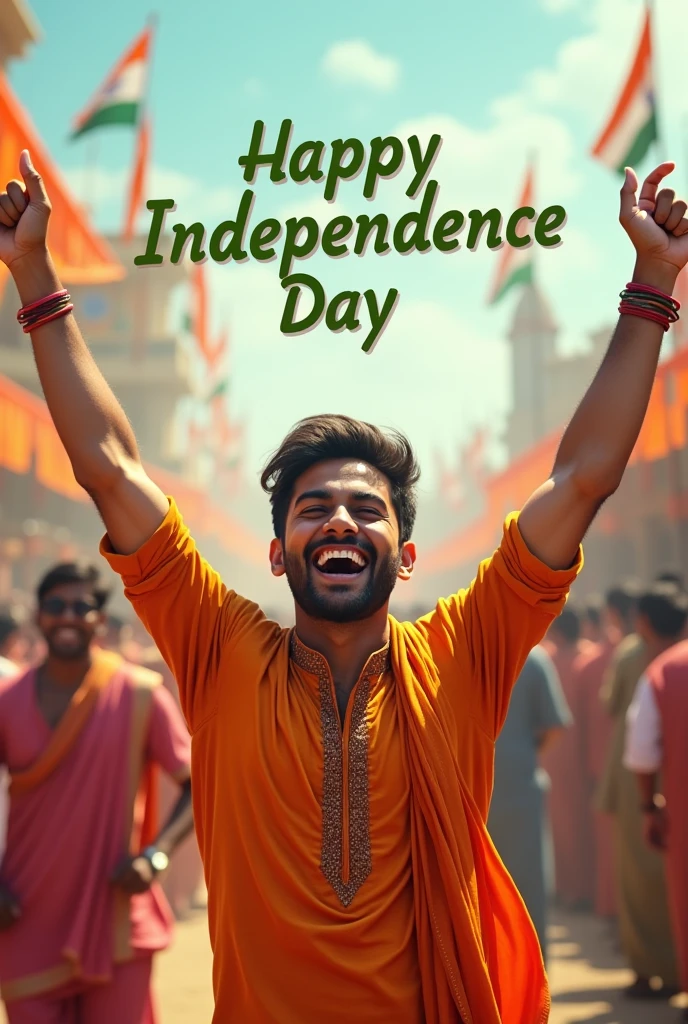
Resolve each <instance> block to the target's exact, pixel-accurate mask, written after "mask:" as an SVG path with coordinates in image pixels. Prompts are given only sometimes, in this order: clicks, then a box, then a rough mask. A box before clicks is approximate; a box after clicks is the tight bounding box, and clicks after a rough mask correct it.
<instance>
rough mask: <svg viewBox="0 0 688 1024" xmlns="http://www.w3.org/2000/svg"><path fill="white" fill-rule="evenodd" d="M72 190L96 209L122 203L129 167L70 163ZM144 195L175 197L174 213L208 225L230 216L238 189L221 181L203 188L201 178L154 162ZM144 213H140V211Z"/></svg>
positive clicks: (77, 197)
mask: <svg viewBox="0 0 688 1024" xmlns="http://www.w3.org/2000/svg"><path fill="white" fill-rule="evenodd" d="M63 173H64V177H65V178H66V180H67V184H68V185H69V187H70V189H71V191H72V194H73V195H74V197H75V198H76V200H77V201H78V202H80V203H82V204H83V205H85V206H88V207H90V208H91V209H95V210H96V212H98V211H99V208H101V207H102V206H103V205H106V204H114V203H119V204H123V203H124V200H125V197H126V195H127V194H128V190H129V179H130V171H129V170H128V169H127V168H123V169H120V170H105V169H104V168H100V167H95V168H93V167H89V166H83V167H71V168H68V169H67V170H65V171H64V172H63ZM146 198H150V199H168V198H170V199H174V200H175V202H176V204H177V210H176V214H177V215H178V216H181V217H182V218H183V219H186V220H188V221H189V222H190V221H193V220H200V221H203V222H205V221H206V220H207V222H208V223H207V225H206V226H207V227H209V228H211V227H214V226H215V223H216V222H219V221H221V220H229V219H231V218H232V217H233V216H234V215H235V213H236V211H237V207H238V204H239V200H240V192H239V190H238V189H235V188H229V187H227V186H224V185H220V186H217V187H216V188H210V189H209V188H206V186H205V184H204V183H203V182H202V181H199V180H198V179H196V178H192V177H190V176H189V175H188V174H183V173H181V172H180V171H175V170H173V169H171V168H168V167H159V166H154V167H153V168H152V169H151V172H150V175H149V183H148V187H147V189H146ZM142 217H143V215H142Z"/></svg>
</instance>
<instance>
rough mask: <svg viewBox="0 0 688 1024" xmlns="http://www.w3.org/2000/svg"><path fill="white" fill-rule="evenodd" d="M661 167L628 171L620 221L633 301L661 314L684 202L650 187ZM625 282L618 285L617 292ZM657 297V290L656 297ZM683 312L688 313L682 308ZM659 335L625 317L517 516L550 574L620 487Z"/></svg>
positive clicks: (686, 244)
mask: <svg viewBox="0 0 688 1024" xmlns="http://www.w3.org/2000/svg"><path fill="white" fill-rule="evenodd" d="M673 167H674V165H673V164H672V163H663V164H660V165H659V167H657V168H655V170H654V171H652V173H651V174H650V175H648V177H647V178H646V180H645V182H644V184H643V187H642V190H641V192H640V198H639V200H636V192H637V188H638V181H637V178H636V176H635V173H634V172H633V171H632V170H627V171H626V178H625V181H624V184H623V187H622V189H621V212H620V216H619V220H620V221H621V224H622V225H623V227H624V229H625V231H626V233H627V234H628V236H629V238H630V239H631V241H632V243H633V245H634V248H635V250H636V264H635V270H634V273H633V279H632V280H633V283H634V285H636V286H640V287H639V288H636V289H631V292H632V293H633V292H635V294H634V296H633V301H634V302H635V304H636V307H637V305H638V303H643V306H644V307H645V311H646V312H650V313H653V312H654V314H655V315H658V317H659V320H661V319H662V317H663V311H666V308H667V305H666V298H665V297H666V296H670V295H671V293H672V291H673V289H674V286H675V283H676V277H677V276H678V273H679V271H680V270H681V269H682V268H683V267H684V266H685V265H686V262H688V218H686V216H685V213H686V203H685V202H683V201H682V200H677V199H675V196H674V192H673V191H672V190H671V189H661V191H660V192H659V193H658V192H657V189H658V186H659V185H660V183H661V181H662V179H663V178H664V177H666V175H667V174H669V173H670V172H671V171H672V170H673ZM623 284H624V282H623V281H620V287H623ZM658 292H659V293H661V294H659V295H658V294H657V293H658ZM685 314H688V310H686V311H685ZM662 337H663V327H662V326H661V324H660V323H659V322H655V321H654V320H652V319H643V318H641V317H640V316H637V315H628V314H622V315H621V317H620V319H619V323H618V326H617V328H616V330H615V332H614V335H613V337H612V340H611V343H610V345H609V349H608V351H607V354H606V356H605V357H604V360H603V361H602V365H601V366H600V368H599V370H598V371H597V374H596V376H595V379H594V380H593V382H592V384H591V385H590V387H589V388H588V391H587V393H586V395H585V396H584V398H583V400H582V402H581V404H580V405H579V406H578V409H577V410H576V413H575V414H574V416H573V418H572V420H571V422H570V423H569V425H568V427H567V429H566V431H565V433H564V436H563V438H562V441H561V445H560V446H559V451H558V453H557V457H556V462H555V465H554V468H553V470H552V475H551V477H550V479H549V480H548V481H547V482H546V483H544V484H543V485H542V487H540V488H539V489H538V490H537V491H536V492H535V494H533V495H532V497H531V498H529V500H528V501H527V502H526V504H525V506H524V508H523V511H522V512H521V515H520V517H519V528H520V531H521V535H522V537H523V539H524V541H525V542H526V544H527V546H528V548H529V549H530V550H531V551H532V553H533V554H534V555H536V556H537V557H538V558H539V559H540V560H541V561H542V562H544V563H546V564H547V565H549V566H550V568H552V569H564V568H566V567H568V566H570V565H571V564H572V562H573V560H574V558H575V557H576V553H577V551H578V546H579V544H580V542H581V540H582V539H583V536H584V534H585V532H586V530H587V529H588V527H589V526H590V523H591V522H592V520H593V519H594V517H595V514H596V513H597V510H598V509H599V507H600V505H601V504H602V503H603V502H604V501H605V499H606V498H608V497H610V495H612V494H613V493H614V491H615V490H616V489H617V487H618V486H619V484H620V483H621V478H622V476H623V474H624V471H625V469H626V465H627V463H628V460H629V458H630V456H631V453H632V451H633V448H634V446H635V443H636V441H637V439H638V435H639V433H640V428H641V426H642V423H643V419H644V418H645V413H646V411H647V405H648V402H649V399H650V393H651V391H652V382H653V380H654V377H655V372H656V370H657V362H658V359H659V352H660V347H661V343H662Z"/></svg>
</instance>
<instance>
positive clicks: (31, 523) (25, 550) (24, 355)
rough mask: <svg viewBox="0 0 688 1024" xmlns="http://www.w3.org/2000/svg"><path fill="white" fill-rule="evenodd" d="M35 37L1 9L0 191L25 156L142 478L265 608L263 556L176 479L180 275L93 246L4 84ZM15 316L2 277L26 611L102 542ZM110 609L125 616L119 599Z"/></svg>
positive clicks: (2, 342)
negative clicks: (56, 565) (39, 183)
mask: <svg viewBox="0 0 688 1024" xmlns="http://www.w3.org/2000/svg"><path fill="white" fill-rule="evenodd" d="M38 38H39V31H38V27H37V25H36V24H35V22H34V20H33V18H32V17H31V14H30V12H29V10H28V8H27V6H26V4H25V3H24V2H23V0H0V142H2V145H0V180H2V181H8V180H9V179H10V178H14V177H16V175H17V159H18V156H19V153H20V152H21V150H22V149H25V148H27V149H29V150H30V151H31V154H32V156H33V159H34V161H35V162H36V164H37V166H39V167H40V170H41V174H42V176H43V179H44V181H45V184H46V188H47V190H48V193H49V194H50V196H51V199H52V202H53V213H52V216H51V222H50V235H49V241H50V248H51V253H52V256H53V260H54V262H55V265H56V269H57V271H58V274H59V275H60V278H61V280H62V281H63V282H64V284H65V286H66V287H68V288H69V291H70V293H71V295H72V297H73V299H74V303H75V307H76V311H77V316H78V319H79V323H80V325H81V327H82V329H83V330H84V334H85V336H86V338H87V339H88V342H89V345H90V346H91V348H92V351H93V353H94V356H95V358H96V360H97V362H98V365H99V366H100V367H101V369H102V370H103V372H104V374H105V377H106V378H107V380H108V382H109V383H110V384H111V385H112V387H113V390H114V391H115V393H116V394H117V396H118V397H119V399H120V400H121V401H122V403H123V405H124V407H125V409H126V411H127V413H128V415H129V417H130V419H131V421H132V424H133V426H134V429H135V432H136V435H137V439H138V442H139V446H140V449H141V451H142V454H143V457H144V459H145V461H146V468H147V470H148V472H149V473H150V475H151V477H152V478H153V479H154V480H155V481H156V482H157V483H158V485H159V486H160V487H161V488H162V489H163V490H164V491H165V493H167V494H171V495H173V496H174V497H175V499H176V500H177V501H178V503H179V505H180V507H181V508H182V509H183V512H184V515H185V518H186V520H187V522H188V523H189V525H190V527H191V529H192V530H193V531H194V535H195V536H196V538H197V540H198V541H199V544H200V545H201V549H202V550H203V552H204V554H205V555H206V557H208V558H209V560H210V561H211V562H212V563H213V564H214V565H215V566H216V567H217V568H218V569H219V571H220V572H221V573H222V574H223V575H224V576H225V577H226V578H227V579H229V580H231V581H232V585H233V586H235V587H236V588H237V589H240V590H242V591H243V592H244V593H246V594H247V596H249V597H253V598H254V599H255V600H259V601H263V600H264V599H265V598H266V595H268V596H272V595H273V590H272V588H271V583H272V580H271V577H270V573H269V569H268V567H267V558H266V549H265V545H264V544H263V543H261V542H260V541H259V540H258V538H257V536H256V534H255V533H254V532H253V531H252V530H251V529H248V528H247V527H245V526H244V525H243V524H242V522H241V521H239V520H238V519H237V518H235V517H234V516H233V515H231V514H230V513H228V512H227V511H226V509H225V507H224V505H218V504H216V503H214V502H213V501H212V500H211V498H210V497H209V495H208V493H207V491H206V490H205V489H203V488H200V487H196V486H193V485H192V483H190V482H189V481H188V480H187V479H184V478H183V476H181V475H180V472H179V470H180V468H181V464H182V460H181V458H180V457H179V455H178V453H177V451H176V450H175V445H174V438H173V433H174V424H175V415H176V411H177V406H178V404H179V402H180V399H183V398H185V397H186V396H188V395H189V394H190V393H191V391H192V389H193V380H192V372H191V371H192V368H191V365H190V364H191V356H190V353H189V350H188V349H187V348H186V347H185V338H184V335H183V333H182V332H181V331H175V330H173V329H171V327H170V324H171V322H172V314H173V297H174V292H175V289H176V288H177V287H179V286H182V287H183V286H184V283H185V279H186V275H187V270H186V268H184V267H182V266H175V267H171V266H170V264H169V263H167V264H163V265H162V266H159V267H153V268H136V269H134V265H133V256H134V255H135V254H136V253H138V252H141V251H143V248H145V239H135V240H133V241H132V242H131V243H130V244H125V243H124V242H123V241H122V240H121V239H119V238H104V237H102V236H101V235H100V234H99V233H98V232H97V231H96V230H95V229H94V227H93V226H92V224H91V223H90V218H89V216H88V213H87V211H86V210H85V209H84V208H83V207H82V206H81V205H80V204H79V203H78V202H77V200H76V199H75V198H74V196H73V195H72V194H71V193H70V192H69V191H68V190H67V189H66V187H65V185H64V181H63V179H62V176H61V175H60V174H59V172H58V170H57V168H56V166H55V164H54V161H53V159H52V157H51V155H50V153H49V151H48V149H47V147H46V146H45V144H44V143H43V141H42V139H41V138H40V136H39V135H38V134H37V132H36V130H35V128H34V127H33V124H32V120H31V118H30V116H29V114H28V113H27V112H26V111H25V110H24V108H23V107H22V105H21V103H20V101H19V99H18V98H17V96H16V95H15V94H14V92H13V91H12V89H11V87H10V85H9V83H8V81H7V78H6V74H5V72H6V68H7V64H8V62H9V61H11V60H12V59H14V58H22V57H26V56H27V54H28V51H29V48H30V46H31V44H32V43H35V42H36V41H37V39H38ZM19 305H20V302H19V298H18V296H17V293H16V289H15V287H14V283H13V282H12V280H11V277H10V276H9V274H8V273H7V271H6V268H4V267H2V266H0V602H2V601H6V600H8V599H10V598H12V599H15V598H17V597H19V598H21V597H22V596H24V597H25V598H26V599H27V600H30V599H31V598H30V592H31V590H32V588H33V586H34V585H35V582H36V579H37V577H38V576H39V575H40V573H42V572H43V571H44V570H45V568H46V567H47V566H48V565H49V564H51V563H53V562H55V561H57V560H63V559H70V558H74V557H77V556H81V557H89V558H95V557H97V545H98V541H99V539H100V536H101V535H102V532H103V527H102V523H101V522H100V519H99V517H98V515H97V513H96V511H95V509H94V507H93V505H92V503H91V502H90V500H89V498H88V496H87V495H86V494H85V492H84V491H83V490H82V489H81V488H80V487H79V486H78V484H77V482H76V480H75V479H74V474H73V472H72V469H71V466H70V464H69V460H68V459H67V456H66V453H65V451H64V448H63V447H62V444H61V442H60V440H59V438H58V436H57V433H56V431H55V428H54V426H53V424H52V421H51V419H50V415H49V413H48V410H47V407H46V405H45V402H44V401H43V399H42V396H41V389H40V385H39V381H38V375H37V372H36V368H35V365H34V360H33V355H32V351H31V345H30V342H29V339H28V338H27V337H26V335H24V333H23V332H22V331H21V330H20V329H19V326H18V324H17V321H16V312H17V309H18V307H19ZM259 567H260V568H259ZM260 570H262V571H260ZM120 589H121V588H120ZM116 593H117V590H116ZM115 604H116V606H117V605H118V604H119V606H120V610H121V611H124V610H125V609H126V604H125V602H124V600H123V598H122V597H121V594H120V596H119V597H118V598H116V601H115Z"/></svg>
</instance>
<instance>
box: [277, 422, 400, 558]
mask: <svg viewBox="0 0 688 1024" xmlns="http://www.w3.org/2000/svg"><path fill="white" fill-rule="evenodd" d="M329 459H355V460H357V461H360V462H367V463H368V465H370V466H373V467H374V468H375V469H377V470H378V471H379V472H380V473H382V474H383V475H384V476H385V477H386V478H387V479H388V480H389V483H390V489H391V496H392V504H393V506H394V511H395V512H396V515H397V520H398V522H399V540H400V543H402V544H403V543H405V542H406V541H407V540H410V538H411V533H412V532H413V526H414V523H415V520H416V511H417V496H416V484H417V483H418V480H419V478H420V468H419V466H418V462H417V460H416V456H415V454H414V451H413V448H412V447H411V444H410V442H409V441H408V439H407V438H406V437H405V436H404V434H402V433H400V432H399V431H398V430H389V429H385V430H382V429H381V428H380V427H376V426H374V425H373V424H372V423H364V422H363V421H362V420H356V419H352V418H351V417H350V416H338V415H334V414H327V415H323V416H309V417H308V418H307V419H303V420H300V422H299V423H297V424H296V425H295V426H294V427H292V429H291V430H290V431H289V433H288V434H287V436H286V437H285V439H284V441H282V444H281V445H280V446H279V448H278V449H277V451H276V452H275V453H274V454H273V455H272V456H271V457H270V459H269V461H268V462H267V464H266V466H265V468H264V470H263V472H262V474H261V478H260V482H261V485H262V487H263V490H264V491H266V492H267V493H268V494H269V495H270V504H271V506H272V526H273V530H274V532H275V537H278V538H279V539H280V540H283V539H284V531H285V528H286V523H287V512H288V510H289V502H290V501H291V498H292V494H293V492H294V484H295V483H296V481H297V480H298V478H299V477H300V476H301V474H302V473H305V472H306V470H308V469H310V468H311V466H313V465H315V464H316V463H317V462H324V461H326V460H329Z"/></svg>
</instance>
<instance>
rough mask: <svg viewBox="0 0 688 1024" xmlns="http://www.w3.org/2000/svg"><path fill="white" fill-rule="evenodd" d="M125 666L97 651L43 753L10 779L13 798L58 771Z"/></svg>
mask: <svg viewBox="0 0 688 1024" xmlns="http://www.w3.org/2000/svg"><path fill="white" fill-rule="evenodd" d="M122 663H123V662H122V658H120V656H119V655H118V654H112V653H111V652H110V651H101V650H98V651H96V652H95V653H94V656H93V661H92V662H91V667H90V669H89V670H88V672H87V673H86V675H85V676H84V679H83V682H82V683H81V686H80V687H79V689H78V690H76V691H75V693H74V695H73V696H72V699H71V701H70V702H69V707H68V708H67V710H66V712H65V714H64V715H63V716H62V718H61V719H60V721H59V722H58V724H57V726H56V727H55V729H54V730H53V733H52V735H51V737H50V740H49V742H48V744H47V746H46V748H45V750H44V751H43V753H42V754H41V755H40V757H39V758H38V759H37V760H36V761H34V763H33V764H32V765H30V766H29V767H28V768H25V769H24V770H23V771H20V772H14V773H13V774H12V775H11V776H10V786H9V792H10V795H11V796H21V795H22V794H23V793H28V792H29V790H31V789H33V788H34V787H35V786H39V785H40V784H41V782H44V781H45V779H47V778H48V776H49V775H51V774H52V773H53V772H54V771H55V769H56V768H57V767H58V765H59V764H60V763H61V762H62V761H63V759H64V758H65V757H66V756H67V754H68V753H69V751H70V750H71V749H72V747H73V746H74V744H75V743H76V741H77V740H78V738H79V736H80V735H81V733H82V731H83V729H84V726H85V725H86V724H87V722H88V720H89V718H90V717H91V713H92V711H93V708H94V707H95V703H96V701H97V699H98V696H99V694H100V692H101V690H103V689H104V688H105V687H106V686H107V685H108V683H109V682H110V680H111V679H112V677H113V675H114V674H115V672H117V671H118V669H119V668H120V667H121V666H122Z"/></svg>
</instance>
